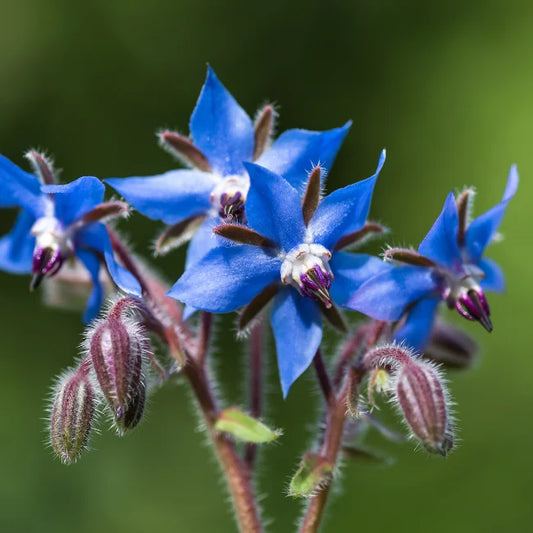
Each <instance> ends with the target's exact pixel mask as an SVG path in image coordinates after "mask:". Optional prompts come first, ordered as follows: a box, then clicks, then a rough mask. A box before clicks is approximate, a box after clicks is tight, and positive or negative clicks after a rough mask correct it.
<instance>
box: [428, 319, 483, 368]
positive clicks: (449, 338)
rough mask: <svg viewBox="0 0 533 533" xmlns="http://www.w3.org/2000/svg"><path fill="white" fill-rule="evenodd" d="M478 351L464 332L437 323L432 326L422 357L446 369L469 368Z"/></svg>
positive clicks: (449, 325) (448, 325)
mask: <svg viewBox="0 0 533 533" xmlns="http://www.w3.org/2000/svg"><path fill="white" fill-rule="evenodd" d="M477 351H478V346H477V344H476V343H475V342H474V340H473V339H472V338H471V337H470V336H469V335H467V334H466V333H465V332H464V331H462V330H460V329H458V328H456V327H455V326H452V325H451V324H446V323H445V322H440V321H437V322H436V324H435V325H434V326H433V330H432V332H431V337H430V339H429V344H428V346H427V347H426V349H425V351H424V357H425V358H426V359H430V360H432V361H435V362H437V363H441V364H442V365H444V366H445V367H446V368H454V369H463V368H470V367H471V366H472V363H473V362H474V359H475V357H476V354H477Z"/></svg>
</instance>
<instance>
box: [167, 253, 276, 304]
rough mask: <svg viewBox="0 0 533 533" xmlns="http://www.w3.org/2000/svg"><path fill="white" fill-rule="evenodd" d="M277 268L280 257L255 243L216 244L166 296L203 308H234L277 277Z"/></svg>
mask: <svg viewBox="0 0 533 533" xmlns="http://www.w3.org/2000/svg"><path fill="white" fill-rule="evenodd" d="M280 267H281V261H280V259H278V258H277V257H272V256H270V255H268V254H266V253H265V251H264V250H263V249H262V248H259V247H257V246H248V245H235V246H224V245H220V246H218V247H216V248H214V249H213V250H211V251H210V252H209V253H208V254H207V256H205V257H204V258H203V259H202V260H201V261H200V262H199V263H196V264H195V265H193V266H192V267H191V268H189V269H188V270H186V271H185V273H184V274H183V275H182V276H181V278H180V279H179V280H178V281H177V282H176V283H175V284H174V286H173V287H172V288H171V289H170V291H168V294H167V296H171V297H172V298H176V300H179V301H181V302H184V303H186V304H188V305H191V306H193V307H196V308H197V309H203V310H204V311H211V312H213V313H226V312H228V311H234V310H235V309H237V308H239V307H241V306H242V305H245V304H247V303H249V302H250V300H252V298H253V297H254V296H256V295H257V294H258V293H259V292H261V290H262V289H263V288H264V287H266V286H267V285H268V284H270V283H272V282H274V281H276V280H279V279H280Z"/></svg>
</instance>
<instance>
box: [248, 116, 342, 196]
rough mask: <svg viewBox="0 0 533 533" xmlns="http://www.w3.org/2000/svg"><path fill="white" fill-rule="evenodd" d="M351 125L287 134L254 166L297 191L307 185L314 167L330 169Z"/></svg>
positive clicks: (286, 132) (297, 130)
mask: <svg viewBox="0 0 533 533" xmlns="http://www.w3.org/2000/svg"><path fill="white" fill-rule="evenodd" d="M351 125H352V122H351V121H349V122H347V123H346V124H345V125H344V126H342V127H341V128H335V129H332V130H329V131H308V130H300V129H293V130H287V131H285V132H284V133H282V134H281V135H280V136H279V137H278V138H277V139H276V140H275V141H274V144H273V145H272V147H271V148H270V149H269V150H267V151H266V152H265V153H264V154H263V155H262V156H261V157H260V158H259V159H258V160H257V161H256V163H257V164H258V165H261V166H262V167H266V168H268V169H269V170H272V171H273V172H275V173H276V174H280V175H281V176H283V177H284V178H285V179H286V180H287V181H288V182H289V183H290V184H291V185H293V186H294V187H296V188H299V187H300V186H302V185H303V184H304V183H305V182H306V181H307V178H308V174H307V172H308V171H310V170H311V168H312V167H313V165H318V164H320V165H321V166H322V167H324V168H326V169H328V170H329V169H330V168H331V165H332V164H333V161H334V160H335V157H336V155H337V152H338V151H339V148H340V146H341V144H342V141H344V138H345V137H346V134H347V133H348V130H349V129H350V126H351Z"/></svg>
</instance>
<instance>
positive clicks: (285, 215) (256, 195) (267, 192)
mask: <svg viewBox="0 0 533 533" xmlns="http://www.w3.org/2000/svg"><path fill="white" fill-rule="evenodd" d="M245 167H246V170H248V174H250V191H249V192H248V198H247V200H246V217H247V219H248V225H249V226H250V227H251V228H253V229H254V230H255V231H257V232H258V233H260V234H261V235H264V236H265V237H269V238H270V239H272V240H273V241H275V242H276V243H278V244H280V245H281V247H282V248H283V249H284V250H285V251H286V252H288V251H289V250H290V249H291V248H293V247H294V246H297V245H298V244H301V243H303V242H304V235H305V223H304V219H303V215H302V201H301V199H300V195H299V194H298V191H297V190H296V189H295V188H294V187H292V186H291V185H290V184H289V183H288V182H287V181H285V180H284V179H283V178H282V177H281V176H278V175H277V174H275V173H274V172H271V171H270V170H267V169H266V168H263V167H260V166H258V165H254V164H252V163H245Z"/></svg>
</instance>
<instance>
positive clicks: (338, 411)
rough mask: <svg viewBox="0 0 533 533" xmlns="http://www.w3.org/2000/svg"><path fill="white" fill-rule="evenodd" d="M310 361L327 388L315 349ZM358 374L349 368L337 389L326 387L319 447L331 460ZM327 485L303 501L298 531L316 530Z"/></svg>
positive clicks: (339, 441)
mask: <svg viewBox="0 0 533 533" xmlns="http://www.w3.org/2000/svg"><path fill="white" fill-rule="evenodd" d="M314 364H315V369H316V370H317V375H318V377H319V381H320V384H321V387H322V389H323V390H324V392H325V393H326V390H327V389H326V388H325V387H324V384H323V383H324V376H323V375H322V374H323V372H325V370H326V369H325V366H324V363H323V361H322V357H321V356H320V352H317V355H316V356H315V360H314ZM326 376H327V373H326ZM361 378H362V373H361V372H359V371H358V370H356V369H353V368H351V369H350V371H349V374H348V379H347V380H346V382H345V383H344V386H343V387H342V389H341V391H340V393H339V394H338V395H335V393H334V391H333V389H332V388H331V386H330V389H329V391H328V393H327V394H326V398H327V399H328V412H327V420H326V433H325V435H324V441H323V444H322V448H321V450H320V455H321V456H322V457H323V458H324V459H326V460H327V461H328V462H330V463H331V464H336V463H337V458H338V455H339V451H340V449H341V444H342V436H343V433H344V424H345V421H346V411H347V401H348V396H349V395H350V394H352V393H353V390H354V388H357V386H358V384H359V382H360V380H361ZM328 383H329V377H328ZM330 487H331V481H330V482H329V483H328V484H327V485H326V486H325V487H324V488H322V489H321V490H320V491H319V492H318V493H317V494H315V495H314V496H313V497H312V498H311V499H310V500H309V504H308V505H307V508H306V510H305V514H304V518H303V521H302V524H301V526H300V533H316V532H317V531H318V529H319V527H320V523H321V521H322V517H323V515H324V509H325V508H326V503H327V500H328V496H329V491H330Z"/></svg>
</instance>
